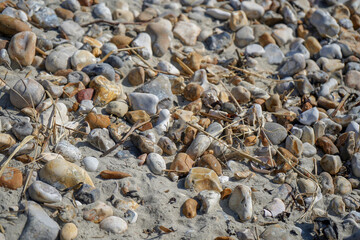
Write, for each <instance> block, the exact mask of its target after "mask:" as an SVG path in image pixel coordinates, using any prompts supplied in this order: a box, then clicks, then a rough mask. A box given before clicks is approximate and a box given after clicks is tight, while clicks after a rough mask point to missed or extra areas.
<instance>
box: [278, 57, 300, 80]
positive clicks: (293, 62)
mask: <svg viewBox="0 0 360 240" xmlns="http://www.w3.org/2000/svg"><path fill="white" fill-rule="evenodd" d="M305 67H306V63H305V57H304V55H303V54H301V53H296V54H294V55H293V56H291V57H290V58H289V59H288V60H287V61H285V63H284V65H282V66H281V68H280V69H279V75H280V77H287V76H292V75H294V74H295V73H298V72H300V71H301V70H303V69H304V68H305Z"/></svg>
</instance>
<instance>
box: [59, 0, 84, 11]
mask: <svg viewBox="0 0 360 240" xmlns="http://www.w3.org/2000/svg"><path fill="white" fill-rule="evenodd" d="M60 5H61V6H62V7H63V8H66V9H69V10H70V11H72V12H76V11H78V10H80V8H81V6H80V3H79V2H78V1H76V0H66V1H64V2H62V3H61V4H60Z"/></svg>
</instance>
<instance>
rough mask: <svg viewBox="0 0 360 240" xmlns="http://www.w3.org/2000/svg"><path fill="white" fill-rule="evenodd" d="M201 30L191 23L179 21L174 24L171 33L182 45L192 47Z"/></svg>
mask: <svg viewBox="0 0 360 240" xmlns="http://www.w3.org/2000/svg"><path fill="white" fill-rule="evenodd" d="M200 32H201V28H200V27H199V26H198V25H197V24H195V23H193V22H185V21H179V22H177V23H176V24H175V27H174V30H173V33H174V36H175V37H176V38H178V39H179V40H180V41H181V42H182V43H183V44H185V45H188V46H194V45H195V44H196V41H197V38H198V36H199V35H200Z"/></svg>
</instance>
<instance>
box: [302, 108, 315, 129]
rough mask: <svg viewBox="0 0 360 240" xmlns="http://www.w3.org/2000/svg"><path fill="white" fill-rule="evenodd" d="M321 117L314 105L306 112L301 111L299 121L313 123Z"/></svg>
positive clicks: (307, 123)
mask: <svg viewBox="0 0 360 240" xmlns="http://www.w3.org/2000/svg"><path fill="white" fill-rule="evenodd" d="M318 119H319V110H318V109H317V108H316V107H314V108H311V109H309V110H306V111H305V112H303V113H301V114H300V116H299V122H300V123H302V124H304V125H312V124H313V123H314V122H316V121H317V120H318Z"/></svg>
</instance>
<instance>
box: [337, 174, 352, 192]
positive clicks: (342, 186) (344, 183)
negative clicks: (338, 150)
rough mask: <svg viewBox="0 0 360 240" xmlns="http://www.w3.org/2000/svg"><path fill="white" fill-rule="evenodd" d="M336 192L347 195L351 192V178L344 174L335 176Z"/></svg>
mask: <svg viewBox="0 0 360 240" xmlns="http://www.w3.org/2000/svg"><path fill="white" fill-rule="evenodd" d="M334 186H335V194H340V195H346V194H349V193H351V191H352V186H351V183H350V182H349V180H347V179H346V178H344V177H342V176H336V177H335V178H334Z"/></svg>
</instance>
